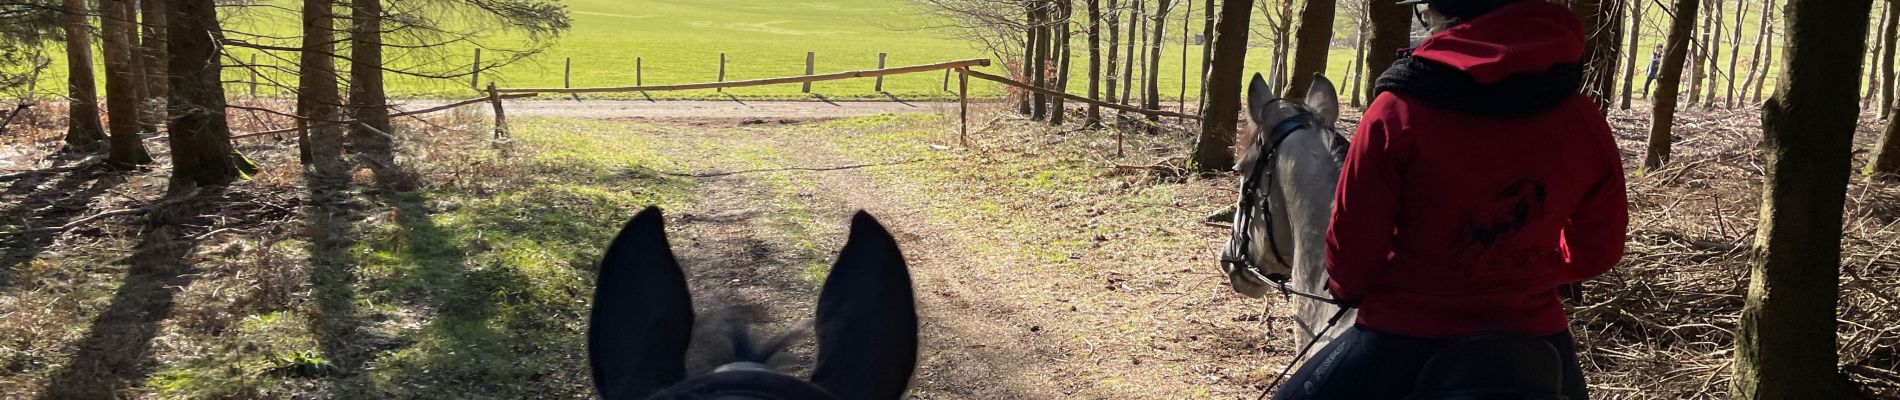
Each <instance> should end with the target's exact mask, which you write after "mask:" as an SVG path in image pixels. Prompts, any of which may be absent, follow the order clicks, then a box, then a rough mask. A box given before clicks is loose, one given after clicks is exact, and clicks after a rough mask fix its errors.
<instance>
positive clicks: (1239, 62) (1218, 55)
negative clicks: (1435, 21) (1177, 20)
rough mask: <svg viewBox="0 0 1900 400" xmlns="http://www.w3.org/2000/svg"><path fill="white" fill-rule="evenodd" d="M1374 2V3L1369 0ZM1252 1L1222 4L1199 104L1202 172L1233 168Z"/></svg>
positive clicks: (1196, 159)
mask: <svg viewBox="0 0 1900 400" xmlns="http://www.w3.org/2000/svg"><path fill="white" fill-rule="evenodd" d="M1372 1H1377V0H1372ZM1252 15H1253V0H1226V1H1224V2H1222V3H1221V8H1220V21H1219V22H1217V23H1216V24H1215V27H1214V30H1215V32H1214V37H1212V38H1209V40H1211V41H1212V43H1211V45H1212V46H1213V47H1214V55H1213V66H1212V67H1211V68H1210V69H1209V70H1208V73H1207V86H1206V87H1207V100H1206V102H1205V104H1201V135H1200V138H1199V139H1200V140H1199V142H1198V143H1196V144H1195V145H1194V156H1193V157H1192V158H1191V160H1192V161H1193V166H1194V168H1196V169H1200V170H1203V171H1224V170H1228V169H1232V168H1233V167H1234V151H1233V146H1234V133H1235V129H1237V128H1238V127H1239V125H1240V121H1239V120H1240V105H1241V97H1240V93H1241V92H1240V91H1241V89H1240V87H1241V82H1242V75H1241V74H1242V71H1243V70H1242V67H1243V66H1245V65H1246V59H1247V34H1248V32H1247V27H1248V24H1247V19H1248V18H1249V17H1251V16H1252Z"/></svg>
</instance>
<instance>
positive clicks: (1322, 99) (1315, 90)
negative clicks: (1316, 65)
mask: <svg viewBox="0 0 1900 400" xmlns="http://www.w3.org/2000/svg"><path fill="white" fill-rule="evenodd" d="M1306 106H1307V107H1312V108H1313V112H1316V113H1319V117H1320V118H1322V119H1325V120H1326V124H1327V125H1332V124H1333V123H1335V122H1339V89H1338V88H1336V87H1334V86H1333V81H1332V80H1330V79H1326V76H1325V75H1320V74H1318V73H1314V74H1313V87H1311V88H1308V89H1306Z"/></svg>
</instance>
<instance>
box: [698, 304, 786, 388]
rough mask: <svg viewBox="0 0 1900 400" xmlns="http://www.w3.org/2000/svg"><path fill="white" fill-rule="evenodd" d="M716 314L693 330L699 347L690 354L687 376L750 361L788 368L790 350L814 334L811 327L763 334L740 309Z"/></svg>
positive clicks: (713, 313) (726, 310) (716, 312)
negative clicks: (768, 334)
mask: <svg viewBox="0 0 1900 400" xmlns="http://www.w3.org/2000/svg"><path fill="white" fill-rule="evenodd" d="M711 314H712V315H713V316H712V317H711V318H707V319H705V320H704V321H703V322H702V326H700V327H698V328H695V329H693V332H694V333H695V336H696V337H695V338H694V339H693V346H694V347H697V348H698V349H697V350H694V351H692V354H689V355H688V356H689V357H690V358H691V359H692V360H691V361H690V362H689V363H688V365H689V368H688V369H689V371H688V375H689V376H693V375H700V374H703V373H707V372H711V371H713V370H714V369H716V368H718V367H720V366H723V365H726V364H731V363H737V362H751V363H758V364H763V365H766V366H769V367H772V368H774V369H780V368H782V367H785V366H786V365H785V364H787V363H788V362H791V361H792V360H789V358H790V357H785V356H787V355H788V352H787V351H788V350H790V349H791V347H792V346H793V345H796V344H797V343H798V342H799V341H802V340H805V339H806V338H808V337H809V335H810V334H811V332H810V329H809V328H798V329H793V330H792V331H790V332H785V333H782V334H778V335H773V336H767V337H760V336H759V335H756V334H754V333H753V331H752V319H751V318H749V317H748V316H746V315H745V313H743V312H741V311H739V310H737V309H724V310H719V311H714V312H712V313H711Z"/></svg>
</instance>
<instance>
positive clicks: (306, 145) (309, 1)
mask: <svg viewBox="0 0 1900 400" xmlns="http://www.w3.org/2000/svg"><path fill="white" fill-rule="evenodd" d="M302 15H303V47H302V49H303V51H302V54H301V55H299V56H298V58H297V60H298V66H297V77H298V81H297V117H298V118H297V124H298V125H299V127H301V128H304V129H301V130H299V131H298V133H297V135H298V144H299V145H300V146H298V149H299V150H300V152H301V154H302V155H303V159H304V162H305V163H306V164H313V165H316V166H317V168H318V169H319V170H323V169H326V168H334V167H336V166H337V163H341V162H342V161H343V142H342V139H343V133H342V129H339V128H337V127H335V126H332V124H331V122H332V121H337V120H339V118H338V117H339V116H340V113H338V112H337V106H338V105H340V104H342V101H341V99H340V97H341V95H340V94H338V93H337V92H338V91H337V82H338V81H337V73H336V57H335V55H336V3H335V2H333V0H304V1H303V13H302Z"/></svg>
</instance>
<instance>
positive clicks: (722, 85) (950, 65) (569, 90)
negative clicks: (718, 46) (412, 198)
mask: <svg viewBox="0 0 1900 400" xmlns="http://www.w3.org/2000/svg"><path fill="white" fill-rule="evenodd" d="M884 59H885V57H884V55H883V54H879V57H878V68H877V69H872V70H860V71H845V72H834V73H828V74H817V75H814V74H812V62H811V61H812V54H811V53H806V57H805V75H801V76H786V77H777V78H763V79H751V80H741V81H731V82H726V81H725V54H724V53H721V54H720V74H719V81H717V82H705V83H687V84H675V85H656V86H645V85H642V83H643V82H640V81H639V79H637V78H636V79H635V82H634V86H615V87H593V88H574V87H561V88H515V89H500V88H496V87H495V85H494V84H493V83H490V84H489V85H488V91H489V96H490V97H491V98H501V97H502V96H504V95H507V96H517V97H526V96H534V95H537V94H542V93H550V94H567V95H570V96H572V95H578V94H581V93H628V92H659V91H672V90H700V89H715V90H724V89H726V88H737V87H748V86H765V85H782V84H793V83H797V84H803V85H804V90H805V91H806V92H810V91H811V83H812V82H822V81H833V80H843V79H855V78H877V79H878V83H877V84H878V87H879V88H880V89H881V88H882V84H883V79H884V78H883V77H885V76H890V75H900V74H912V73H921V72H931V71H938V70H942V71H944V86H945V89H948V88H949V86H950V75H949V74H950V71H956V72H957V74H958V76H957V102H958V112H957V113H958V120H959V123H958V124H959V129H958V134H957V141H958V142H959V143H962V144H963V145H964V146H968V145H969V139H968V136H969V133H970V117H969V114H970V82H969V81H970V77H973V76H974V77H976V78H979V79H984V80H989V81H993V82H996V83H1001V84H1004V85H1009V86H1014V87H1018V88H1022V89H1024V90H1029V91H1032V92H1036V93H1042V94H1045V95H1050V96H1058V97H1061V98H1064V99H1068V100H1070V101H1075V102H1078V103H1083V104H1090V105H1096V106H1101V107H1104V108H1109V109H1114V110H1121V111H1126V112H1132V113H1137V114H1142V115H1150V116H1161V117H1173V118H1180V119H1183V120H1196V121H1198V120H1200V119H1201V117H1200V116H1198V115H1191V114H1183V113H1178V112H1173V111H1166V110H1148V109H1143V108H1140V107H1133V106H1127V105H1121V104H1115V103H1109V102H1105V101H1100V100H1093V99H1089V98H1086V97H1082V96H1076V95H1073V94H1069V93H1064V92H1061V91H1056V90H1050V89H1045V88H1039V87H1035V86H1034V85H1030V84H1026V83H1022V82H1017V81H1015V80H1012V79H1009V78H1005V77H1001V76H996V75H991V74H986V73H982V72H977V71H974V70H971V67H987V66H990V60H989V59H985V58H975V59H968V60H957V61H946V62H940V63H934V64H922V65H911V66H902V67H894V68H884ZM637 62H638V61H636V63H637ZM636 68H637V67H636ZM495 102H496V106H495V114H496V115H497V119H498V120H499V119H500V115H501V105H500V101H499V100H496V101H495ZM496 129H498V131H497V133H496V134H497V135H498V137H500V136H501V135H504V134H503V133H501V132H500V131H499V129H502V128H501V124H499V123H497V124H496Z"/></svg>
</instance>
